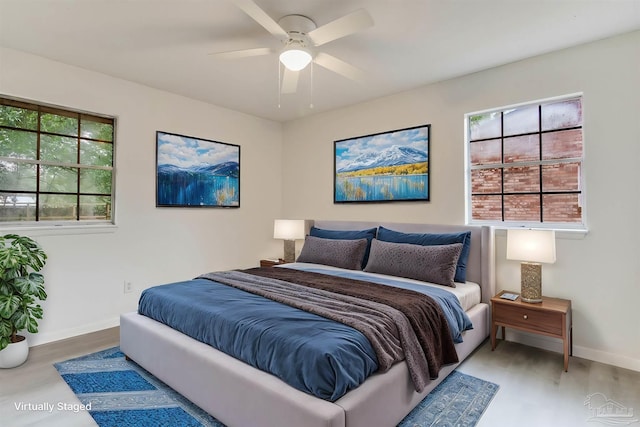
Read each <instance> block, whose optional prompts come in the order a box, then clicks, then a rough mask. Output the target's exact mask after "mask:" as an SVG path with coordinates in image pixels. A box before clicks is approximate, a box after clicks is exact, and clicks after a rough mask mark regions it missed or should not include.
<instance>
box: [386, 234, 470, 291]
mask: <svg viewBox="0 0 640 427" xmlns="http://www.w3.org/2000/svg"><path fill="white" fill-rule="evenodd" d="M378 240H382V241H385V242H393V243H411V244H414V245H422V246H431V245H450V244H453V243H462V252H460V257H459V258H458V263H457V265H456V275H455V277H454V279H453V280H455V281H456V282H459V283H464V282H466V281H467V261H468V260H469V250H470V249H471V231H464V232H462V233H445V234H431V233H425V234H420V233H401V232H399V231H394V230H389V229H388V228H384V227H379V228H378Z"/></svg>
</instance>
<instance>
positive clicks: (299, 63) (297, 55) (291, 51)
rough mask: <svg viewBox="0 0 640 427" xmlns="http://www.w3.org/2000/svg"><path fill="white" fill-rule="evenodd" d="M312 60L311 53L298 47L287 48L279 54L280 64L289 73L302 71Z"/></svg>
mask: <svg viewBox="0 0 640 427" xmlns="http://www.w3.org/2000/svg"><path fill="white" fill-rule="evenodd" d="M312 59H313V58H312V57H311V52H309V51H308V50H307V49H305V48H302V47H299V46H292V47H290V48H287V49H285V50H283V51H282V53H281V54H280V62H282V65H284V66H285V67H287V69H289V70H291V71H300V70H302V69H304V68H305V67H306V66H307V65H309V63H310V62H311V60H312Z"/></svg>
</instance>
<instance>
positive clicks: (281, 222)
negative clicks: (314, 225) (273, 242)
mask: <svg viewBox="0 0 640 427" xmlns="http://www.w3.org/2000/svg"><path fill="white" fill-rule="evenodd" d="M273 238H274V239H284V240H296V239H304V220H302V219H276V220H275V222H274V224H273Z"/></svg>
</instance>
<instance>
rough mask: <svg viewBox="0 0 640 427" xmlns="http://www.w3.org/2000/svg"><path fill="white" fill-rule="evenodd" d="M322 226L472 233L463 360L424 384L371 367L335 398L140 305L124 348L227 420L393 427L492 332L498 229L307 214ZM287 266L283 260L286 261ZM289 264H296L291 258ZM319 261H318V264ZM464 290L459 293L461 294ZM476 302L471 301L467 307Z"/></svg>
mask: <svg viewBox="0 0 640 427" xmlns="http://www.w3.org/2000/svg"><path fill="white" fill-rule="evenodd" d="M307 222H308V227H311V226H314V227H316V228H317V229H322V230H336V231H338V230H365V229H370V228H374V227H379V226H382V227H384V228H387V229H390V230H396V231H398V232H404V233H460V232H466V231H468V232H470V233H471V234H470V236H471V245H470V247H469V256H468V262H467V265H466V281H468V282H472V283H475V284H477V285H479V289H480V291H479V296H478V297H477V298H478V299H480V302H479V303H477V304H467V307H466V314H467V315H468V317H469V319H470V320H471V322H472V323H473V329H471V330H466V331H464V332H462V342H460V343H456V344H455V351H456V353H457V356H458V359H459V362H458V363H455V364H448V365H446V366H444V367H442V369H441V370H440V372H439V375H438V377H437V378H436V379H432V380H430V381H429V382H428V384H427V385H426V386H425V387H424V388H423V389H422V390H421V391H420V392H417V391H416V387H415V384H414V383H413V381H412V380H411V375H410V373H409V367H408V366H407V363H406V362H404V361H402V362H399V363H395V364H394V365H393V366H392V367H391V368H390V369H389V370H388V371H386V372H384V373H374V374H373V375H371V376H369V377H368V378H367V379H366V380H365V381H364V382H363V383H362V384H361V385H359V386H358V387H357V388H355V389H352V390H350V391H348V392H347V393H346V394H344V395H343V396H342V397H340V398H338V399H337V400H335V401H328V400H325V399H320V398H318V397H314V396H312V395H311V394H308V393H304V392H302V391H300V390H298V389H296V388H293V387H291V386H289V385H288V384H286V383H285V382H283V381H282V380H280V379H279V378H277V377H276V376H274V375H271V374H269V373H266V372H263V371H261V370H259V369H256V368H254V367H252V366H249V365H247V364H245V363H243V362H242V361H240V360H238V359H236V358H234V357H231V356H228V355H227V354H225V353H223V352H221V351H218V350H217V349H215V348H213V347H211V346H210V345H207V344H204V343H202V342H199V341H197V340H195V339H193V338H191V337H189V336H187V335H185V334H183V333H181V332H178V331H177V330H174V329H172V328H170V327H169V326H167V325H165V324H163V323H160V322H158V321H155V320H153V319H151V318H149V317H146V316H144V315H141V314H138V312H133V313H125V314H123V315H122V316H121V322H120V341H121V345H120V346H121V349H122V351H123V352H124V353H125V354H126V355H127V356H128V357H129V358H131V359H132V360H134V361H135V362H137V363H138V364H140V365H141V366H142V367H144V368H145V369H147V370H148V371H150V372H151V373H153V374H154V375H155V376H157V377H158V378H159V379H161V380H162V381H164V382H165V383H167V384H168V385H170V386H171V387H172V388H173V389H175V390H176V391H178V392H179V393H181V394H182V395H184V396H185V397H187V398H188V399H190V400H191V401H193V402H194V403H195V404H197V405H198V406H200V407H201V408H202V409H204V410H205V411H207V412H209V413H210V414H212V415H213V416H215V417H216V418H217V419H218V420H220V421H221V422H222V423H224V424H225V425H227V426H230V427H234V426H238V427H245V426H278V427H307V426H308V427H316V426H317V427H368V426H372V425H376V426H390V427H391V426H395V425H397V424H398V423H399V422H400V421H401V420H402V419H403V418H404V417H405V416H406V415H407V414H408V413H409V412H410V411H411V409H413V408H414V407H415V406H416V405H417V404H418V403H419V402H420V401H421V400H422V399H423V398H424V397H425V396H426V395H427V394H428V393H429V392H430V391H431V390H433V388H435V387H436V386H437V385H438V384H439V383H440V382H441V381H442V380H443V379H444V378H445V377H446V376H447V375H448V374H449V373H451V372H452V371H453V370H454V369H455V368H456V366H457V365H458V364H459V363H460V362H462V361H463V360H464V359H465V358H466V357H467V356H469V354H471V352H472V351H473V350H474V349H475V348H476V347H478V346H479V345H480V344H481V343H482V342H483V341H484V340H485V339H486V338H487V337H488V336H489V322H490V314H489V300H490V298H491V297H492V296H493V295H494V294H495V284H494V283H495V279H494V248H493V234H492V232H491V230H490V229H489V228H488V227H480V226H478V227H475V226H456V225H431V224H401V223H373V222H355V221H307ZM284 267H286V266H284ZM289 267H295V264H294V265H291V266H289ZM319 268H320V267H319ZM465 298H466V297H465V296H464V295H462V296H460V299H461V300H464V299H465ZM468 305H471V306H468Z"/></svg>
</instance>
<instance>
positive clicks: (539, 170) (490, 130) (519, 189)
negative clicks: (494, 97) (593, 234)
mask: <svg viewBox="0 0 640 427" xmlns="http://www.w3.org/2000/svg"><path fill="white" fill-rule="evenodd" d="M466 120H467V129H468V135H467V143H468V166H469V167H468V170H469V175H468V178H467V179H468V180H469V185H468V188H469V190H470V194H469V195H468V196H469V200H470V203H469V209H470V212H469V218H470V219H471V222H492V223H518V224H521V223H525V224H526V223H536V224H547V225H551V224H561V225H568V226H570V227H571V226H579V225H584V216H583V212H584V209H583V205H584V193H583V188H582V174H583V170H582V167H583V166H582V164H583V133H582V97H581V96H574V97H569V98H564V99H559V100H558V99H556V100H551V101H546V102H545V101H543V102H536V103H532V104H527V105H521V106H517V107H513V108H504V109H497V110H493V111H488V112H482V113H472V114H468V115H467V116H466Z"/></svg>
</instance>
